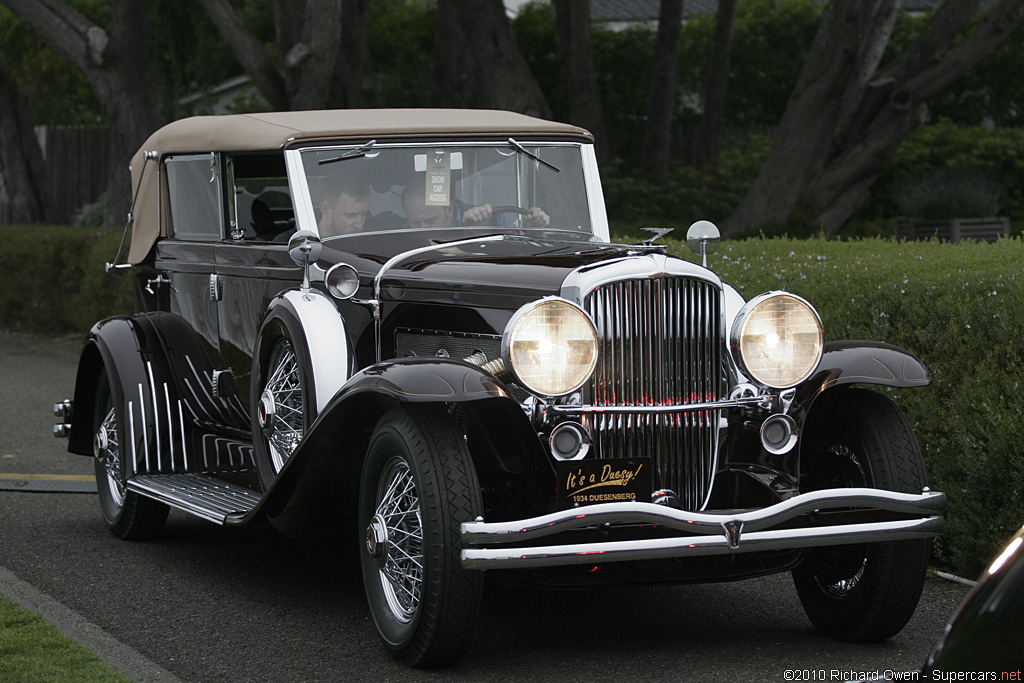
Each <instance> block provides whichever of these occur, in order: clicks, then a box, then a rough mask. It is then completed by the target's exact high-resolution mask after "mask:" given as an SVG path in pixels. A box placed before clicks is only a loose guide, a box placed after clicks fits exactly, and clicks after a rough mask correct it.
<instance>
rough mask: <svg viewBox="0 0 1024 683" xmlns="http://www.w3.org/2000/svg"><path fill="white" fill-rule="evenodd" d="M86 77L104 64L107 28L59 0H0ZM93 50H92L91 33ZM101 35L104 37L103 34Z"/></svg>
mask: <svg viewBox="0 0 1024 683" xmlns="http://www.w3.org/2000/svg"><path fill="white" fill-rule="evenodd" d="M0 2H3V4H4V5H6V7H7V9H9V10H11V12H13V13H14V14H15V15H16V16H17V17H18V18H19V19H21V20H22V21H24V22H25V23H26V24H28V25H29V26H31V27H32V29H33V30H34V31H35V32H36V33H38V34H39V35H40V36H41V37H42V39H43V40H45V41H46V42H47V43H49V44H50V45H52V46H53V47H54V48H55V49H56V50H57V51H58V52H60V53H61V54H62V55H64V56H65V57H66V58H67V59H68V61H70V62H71V64H72V66H74V67H75V68H76V69H78V70H79V71H81V72H82V73H83V74H85V75H86V76H88V75H89V73H90V71H91V70H92V69H94V68H95V67H96V66H99V65H100V64H102V54H103V51H102V49H99V50H97V47H99V46H100V44H102V45H103V47H105V46H106V40H105V37H106V31H104V30H103V29H102V28H100V27H99V26H97V25H95V24H94V23H92V22H91V21H89V20H88V19H87V18H86V17H85V16H84V15H83V14H81V13H80V12H78V11H77V10H74V9H72V8H70V7H68V6H67V5H65V4H64V3H63V2H60V1H59V0H0ZM90 31H91V32H92V36H93V39H92V43H93V45H94V47H93V49H92V50H90V49H89V48H90V41H89V33H90ZM100 34H102V36H101V35H100Z"/></svg>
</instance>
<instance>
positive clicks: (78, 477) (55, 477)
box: [0, 473, 96, 481]
mask: <svg viewBox="0 0 1024 683" xmlns="http://www.w3.org/2000/svg"><path fill="white" fill-rule="evenodd" d="M95 478H96V477H94V476H93V475H91V474H4V473H0V479H46V480H49V481H93V480H94V479H95Z"/></svg>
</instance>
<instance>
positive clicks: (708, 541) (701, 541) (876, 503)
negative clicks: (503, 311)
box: [462, 488, 946, 569]
mask: <svg viewBox="0 0 1024 683" xmlns="http://www.w3.org/2000/svg"><path fill="white" fill-rule="evenodd" d="M945 507H946V494H944V493H937V492H931V491H928V490H925V492H924V493H921V494H912V493H897V492H894V491H884V490H880V489H869V488H842V489H825V490H822V491H812V492H810V493H802V494H800V495H797V496H794V497H793V498H790V499H789V500H785V501H782V502H780V503H776V504H775V505H771V506H769V507H766V508H759V509H756V510H745V511H722V512H686V511H684V510H676V509H673V508H668V507H665V506H662V505H655V504H654V503H633V502H624V503H601V504H598V505H589V506H586V507H580V508H573V509H570V510H562V511H560V512H554V513H551V514H547V515H542V516H540V517H533V518H531V519H523V520H516V521H512V522H494V523H487V522H484V521H483V520H482V519H478V520H477V521H474V522H464V523H463V524H462V544H463V548H464V549H463V551H462V566H463V567H464V568H466V569H519V568H528V567H551V566H560V565H574V564H593V563H602V562H616V561H625V560H654V559H661V558H670V557H696V556H707V555H730V554H734V553H749V552H758V551H764V550H789V549H793V548H812V547H816V546H829V545H843V544H850V543H868V542H874V541H900V540H906V539H912V538H928V537H931V536H935V535H937V534H940V533H942V530H943V528H944V526H945V522H944V520H943V518H942V517H941V516H940V514H939V513H941V512H942V511H943V510H944V509H945ZM847 509H865V510H871V511H876V512H881V513H883V514H882V517H883V518H882V519H873V520H872V521H866V522H860V523H850V524H832V525H828V524H825V525H817V524H814V523H813V522H814V518H815V515H816V513H818V512H823V511H828V510H847ZM885 513H889V514H887V515H886V514H885ZM886 516H888V517H890V519H885V518H884V517H886ZM794 521H796V522H799V523H798V524H795V525H794V524H793V522H794ZM800 523H802V525H801V524H800ZM629 527H633V528H641V527H657V528H659V529H661V530H664V531H667V532H669V535H665V536H664V537H660V538H641V539H636V540H615V541H595V542H584V543H561V544H557V543H552V544H550V545H544V544H543V540H544V539H548V540H551V539H550V537H552V536H556V535H559V534H566V533H570V532H575V531H580V530H587V529H592V530H611V529H616V530H623V529H628V528H629ZM535 541H541V544H534V543H533V542H535ZM493 546H497V547H493Z"/></svg>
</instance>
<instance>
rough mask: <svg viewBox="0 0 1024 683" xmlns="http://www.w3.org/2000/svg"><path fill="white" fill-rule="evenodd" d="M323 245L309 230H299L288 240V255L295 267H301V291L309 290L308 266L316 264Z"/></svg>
mask: <svg viewBox="0 0 1024 683" xmlns="http://www.w3.org/2000/svg"><path fill="white" fill-rule="evenodd" d="M323 250H324V245H323V244H322V243H321V242H320V238H319V237H317V236H316V233H313V232H310V231H309V230H300V231H299V232H297V233H295V234H294V235H292V237H291V239H290V240H288V255H289V256H291V258H292V261H295V263H296V265H300V266H302V291H304V292H305V291H308V290H309V266H310V265H311V264H313V263H316V260H317V259H318V258H320V254H321V253H322V252H323Z"/></svg>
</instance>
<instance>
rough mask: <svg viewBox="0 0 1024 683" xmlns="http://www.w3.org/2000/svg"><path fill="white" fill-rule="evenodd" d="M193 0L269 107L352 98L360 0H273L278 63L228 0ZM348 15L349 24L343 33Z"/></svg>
mask: <svg viewBox="0 0 1024 683" xmlns="http://www.w3.org/2000/svg"><path fill="white" fill-rule="evenodd" d="M199 2H200V4H201V5H202V6H203V8H204V9H205V10H206V13H207V14H208V15H210V19H211V20H213V23H214V25H215V26H216V27H217V31H218V32H219V33H220V35H221V37H222V38H223V39H224V41H225V42H226V43H227V44H228V46H229V47H230V48H231V52H232V54H234V55H235V59H237V60H238V61H239V63H240V64H241V65H242V68H243V69H245V71H246V73H248V74H249V75H250V76H251V77H252V80H253V84H254V85H255V86H256V88H257V89H258V90H259V91H260V94H262V95H263V96H264V97H265V98H266V99H267V102H269V103H270V106H271V107H272V108H273V109H275V110H278V111H285V110H299V109H326V108H328V107H332V106H351V102H352V101H354V100H358V93H359V92H360V91H361V90H362V76H363V70H364V64H365V52H366V47H365V45H366V38H365V24H366V0H345V2H343V1H342V0H304V1H301V2H298V1H296V0H274V2H273V4H272V5H271V9H272V11H273V16H274V28H275V41H276V43H277V48H278V52H279V53H280V55H281V61H282V62H283V64H282V66H281V67H279V66H277V64H275V62H274V60H273V59H272V58H271V55H270V53H268V52H267V50H266V48H265V47H264V46H263V43H262V42H260V40H259V38H257V37H256V35H254V34H253V33H252V32H251V31H250V30H249V29H248V28H246V26H245V24H244V23H243V22H242V19H241V17H240V16H239V15H238V13H237V12H236V11H235V9H234V7H233V6H232V4H231V2H230V0H199ZM350 19H351V21H352V22H353V25H352V26H351V27H348V28H346V29H345V31H344V33H343V28H345V26H347V22H348V21H349V20H350ZM343 36H344V37H345V38H347V41H346V42H345V44H344V45H343V44H342V42H343ZM339 88H341V89H342V91H341V92H339ZM353 93H355V96H353Z"/></svg>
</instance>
